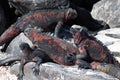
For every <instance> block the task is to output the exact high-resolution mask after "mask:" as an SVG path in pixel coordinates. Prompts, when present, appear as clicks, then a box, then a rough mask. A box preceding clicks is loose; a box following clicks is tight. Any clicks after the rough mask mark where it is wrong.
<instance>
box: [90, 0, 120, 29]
mask: <svg viewBox="0 0 120 80" xmlns="http://www.w3.org/2000/svg"><path fill="white" fill-rule="evenodd" d="M119 7H120V0H101V1H99V2H98V3H96V4H95V5H94V6H93V10H92V12H91V14H92V16H93V17H94V18H95V19H99V20H104V21H105V22H107V23H108V24H109V25H110V27H111V28H113V27H120V12H119V11H120V8H119Z"/></svg>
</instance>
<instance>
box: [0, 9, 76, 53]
mask: <svg viewBox="0 0 120 80" xmlns="http://www.w3.org/2000/svg"><path fill="white" fill-rule="evenodd" d="M76 17H77V12H76V11H75V10H74V9H71V8H69V9H65V10H43V11H40V10H36V11H32V12H29V13H27V14H25V15H24V16H22V17H21V18H19V19H18V20H17V21H16V22H15V23H14V24H13V25H11V26H10V27H9V28H8V29H7V30H6V31H5V32H4V33H3V34H2V35H1V36H0V46H2V45H3V44H9V42H10V41H11V40H12V39H13V38H14V37H16V36H17V35H19V34H20V33H21V32H23V31H24V30H25V29H26V28H34V29H37V30H40V31H42V32H51V31H54V29H55V36H57V37H59V33H60V30H61V28H62V26H63V24H64V22H67V21H69V20H72V19H75V18H76ZM55 25H56V26H55ZM6 47H7V45H6ZM6 47H5V48H6ZM3 51H5V49H3Z"/></svg>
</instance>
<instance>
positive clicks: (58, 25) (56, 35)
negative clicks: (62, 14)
mask: <svg viewBox="0 0 120 80" xmlns="http://www.w3.org/2000/svg"><path fill="white" fill-rule="evenodd" d="M62 26H63V21H59V22H58V23H57V25H56V27H55V31H54V36H55V37H60V35H59V34H60V31H61V28H62Z"/></svg>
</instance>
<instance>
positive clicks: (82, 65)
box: [76, 59, 92, 69]
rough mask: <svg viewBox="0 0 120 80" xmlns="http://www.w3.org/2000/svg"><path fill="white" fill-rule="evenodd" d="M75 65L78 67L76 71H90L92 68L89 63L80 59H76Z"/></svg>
mask: <svg viewBox="0 0 120 80" xmlns="http://www.w3.org/2000/svg"><path fill="white" fill-rule="evenodd" d="M76 64H77V65H78V69H80V68H84V69H91V68H92V67H91V65H90V63H88V62H86V61H84V60H82V59H77V60H76Z"/></svg>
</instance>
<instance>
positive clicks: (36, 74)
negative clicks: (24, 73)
mask: <svg viewBox="0 0 120 80" xmlns="http://www.w3.org/2000/svg"><path fill="white" fill-rule="evenodd" d="M32 70H33V74H34V75H35V76H38V75H39V74H40V70H39V68H37V67H33V68H32Z"/></svg>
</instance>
